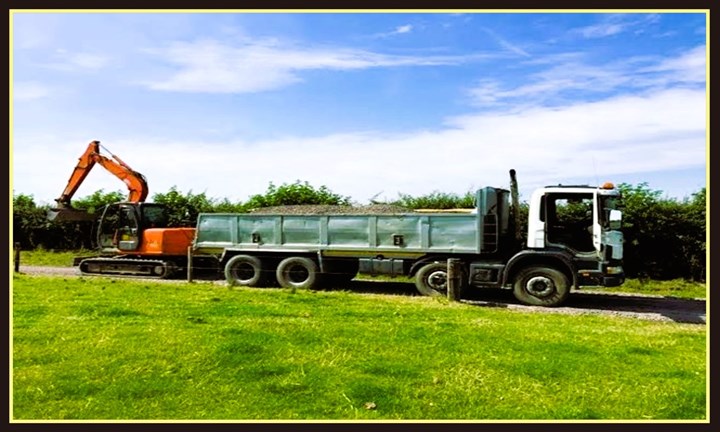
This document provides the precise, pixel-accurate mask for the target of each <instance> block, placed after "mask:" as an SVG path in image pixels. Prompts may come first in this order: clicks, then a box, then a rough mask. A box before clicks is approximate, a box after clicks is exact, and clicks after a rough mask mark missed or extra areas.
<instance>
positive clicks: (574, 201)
mask: <svg viewBox="0 0 720 432" xmlns="http://www.w3.org/2000/svg"><path fill="white" fill-rule="evenodd" d="M544 207H545V208H544V210H545V214H544V216H545V222H546V227H547V241H548V243H552V244H556V245H564V246H567V247H569V248H571V249H574V250H576V251H578V252H592V251H594V250H595V248H594V246H593V241H592V225H593V219H592V214H593V194H577V193H575V194H572V195H566V194H561V193H558V194H548V195H547V197H546V198H545V206H544Z"/></svg>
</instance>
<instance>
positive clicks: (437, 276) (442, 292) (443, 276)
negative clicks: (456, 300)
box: [415, 262, 447, 297]
mask: <svg viewBox="0 0 720 432" xmlns="http://www.w3.org/2000/svg"><path fill="white" fill-rule="evenodd" d="M415 288H417V290H418V292H419V293H420V294H422V295H425V296H433V297H437V296H447V264H446V263H441V262H434V263H429V264H425V265H424V266H422V268H420V270H418V272H417V274H416V275H415Z"/></svg>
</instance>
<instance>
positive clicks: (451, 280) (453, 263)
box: [447, 258, 462, 301]
mask: <svg viewBox="0 0 720 432" xmlns="http://www.w3.org/2000/svg"><path fill="white" fill-rule="evenodd" d="M461 291H462V260H460V259H457V258H448V260H447V295H448V300H450V301H460V297H461V296H462V292H461Z"/></svg>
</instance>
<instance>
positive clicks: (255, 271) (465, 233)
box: [192, 170, 624, 306]
mask: <svg viewBox="0 0 720 432" xmlns="http://www.w3.org/2000/svg"><path fill="white" fill-rule="evenodd" d="M510 177H511V186H510V190H508V189H504V188H496V187H484V188H481V189H479V190H478V191H477V193H476V197H475V209H473V210H472V211H471V212H465V213H458V212H440V211H437V212H428V211H423V212H412V211H407V212H402V213H395V214H323V215H317V214H292V215H288V214H251V213H250V214H245V213H201V214H200V215H198V220H197V226H196V231H195V237H194V240H193V244H192V252H193V253H194V254H199V255H205V256H214V257H216V259H217V260H218V262H219V264H220V266H221V269H222V270H223V273H224V276H225V278H226V279H227V281H228V283H230V284H232V285H239V286H247V287H258V286H268V285H270V284H273V283H275V284H279V285H280V286H281V287H286V288H305V289H314V288H317V287H320V286H321V285H322V284H323V283H328V282H330V283H341V282H342V281H349V280H351V279H353V278H354V277H355V276H356V275H357V274H358V273H364V274H372V275H388V276H408V277H411V278H414V281H415V286H416V288H417V290H418V292H419V293H420V294H423V295H428V296H442V295H447V284H448V260H449V259H450V258H453V259H456V260H459V263H460V268H461V274H462V275H463V277H462V285H463V290H462V291H463V292H467V290H469V289H473V290H478V289H480V290H481V289H485V288H505V289H511V290H512V292H513V294H514V296H515V297H516V298H517V299H518V300H519V301H520V302H521V303H524V304H528V305H540V306H557V305H560V304H562V303H563V302H564V301H565V300H566V298H567V297H568V295H569V294H570V291H571V290H573V289H579V288H581V287H585V286H606V287H610V286H618V285H621V284H622V283H623V282H624V271H623V268H622V253H623V235H622V232H621V231H620V224H621V219H622V212H621V210H620V204H621V201H620V198H621V196H620V192H619V191H618V189H617V188H615V186H614V185H613V184H612V183H605V184H603V185H601V186H595V187H593V186H587V185H576V186H563V185H557V186H547V187H542V188H539V189H537V190H536V191H534V192H533V193H532V196H531V198H530V202H529V205H528V206H529V209H528V222H527V227H526V230H527V236H526V240H525V242H524V244H523V243H521V242H520V239H521V238H522V236H521V235H520V234H521V233H520V228H521V227H520V222H519V203H518V192H517V180H516V177H515V171H514V170H511V171H510ZM456 262H457V261H456Z"/></svg>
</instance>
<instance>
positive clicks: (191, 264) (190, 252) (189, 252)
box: [187, 246, 193, 282]
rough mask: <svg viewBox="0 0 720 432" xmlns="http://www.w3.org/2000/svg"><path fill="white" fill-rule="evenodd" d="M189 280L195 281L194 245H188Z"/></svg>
mask: <svg viewBox="0 0 720 432" xmlns="http://www.w3.org/2000/svg"><path fill="white" fill-rule="evenodd" d="M187 281H188V282H192V281H193V262H192V246H188V249H187Z"/></svg>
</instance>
